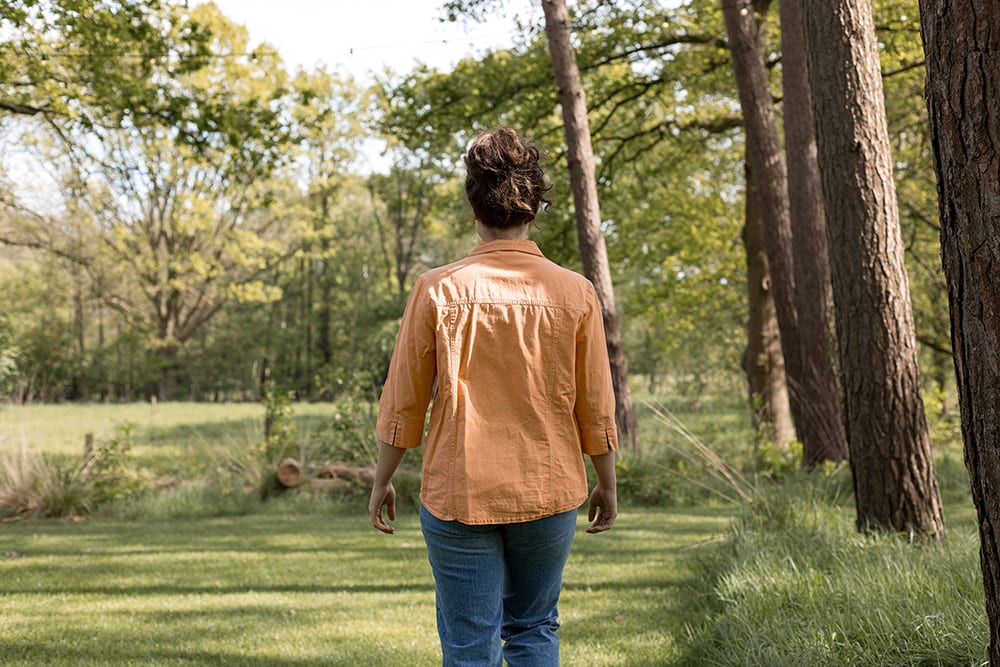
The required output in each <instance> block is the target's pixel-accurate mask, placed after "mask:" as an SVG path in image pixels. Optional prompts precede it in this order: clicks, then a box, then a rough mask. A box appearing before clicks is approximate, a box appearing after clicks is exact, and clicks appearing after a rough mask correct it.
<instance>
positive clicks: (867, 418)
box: [804, 0, 944, 539]
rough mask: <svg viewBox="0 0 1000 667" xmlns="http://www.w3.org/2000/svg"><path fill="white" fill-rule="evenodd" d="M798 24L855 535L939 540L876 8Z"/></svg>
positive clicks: (850, 7)
mask: <svg viewBox="0 0 1000 667" xmlns="http://www.w3.org/2000/svg"><path fill="white" fill-rule="evenodd" d="M804 16H805V32H806V44H807V52H808V59H809V83H810V85H811V87H812V93H813V110H814V112H815V120H816V136H817V144H818V149H819V166H820V173H821V176H822V183H823V197H824V201H825V203H826V217H827V231H828V233H829V243H830V264H831V266H830V268H831V274H832V282H833V297H834V304H835V307H836V321H837V337H838V339H839V341H840V367H841V373H842V375H843V383H844V412H845V420H846V427H847V443H848V448H849V452H850V461H851V472H852V473H853V476H854V492H855V503H856V505H857V525H858V528H859V529H861V530H867V529H871V528H885V529H894V530H899V531H915V532H917V533H922V534H924V535H925V536H927V537H929V538H931V539H940V538H941V537H943V535H944V516H943V513H942V509H941V498H940V494H939V493H938V486H937V478H936V476H935V473H934V462H933V460H932V458H931V449H930V438H929V437H928V432H927V420H926V418H925V416H924V406H923V401H922V400H921V397H920V373H919V369H918V368H917V341H916V334H915V332H914V328H913V314H912V309H911V306H910V294H909V284H908V280H907V276H906V268H905V267H904V265H903V243H902V238H901V234H900V229H899V210H898V208H897V204H896V188H895V183H894V182H893V176H892V161H891V155H890V149H889V131H888V128H887V126H886V118H885V102H884V100H883V96H882V77H881V72H880V69H879V58H878V48H877V44H876V37H875V25H874V21H873V19H872V8H871V3H870V2H869V1H868V0H809V1H808V2H806V4H805V6H804Z"/></svg>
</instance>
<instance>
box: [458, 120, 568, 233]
mask: <svg viewBox="0 0 1000 667" xmlns="http://www.w3.org/2000/svg"><path fill="white" fill-rule="evenodd" d="M465 167H466V177H465V194H466V196H467V197H468V198H469V203H470V204H471V205H472V212H473V213H475V215H476V218H477V219H478V220H479V221H480V222H482V223H483V224H484V225H486V226H487V227H516V226H518V225H525V224H527V223H529V222H531V221H532V220H534V219H535V215H536V214H537V213H538V209H539V208H540V207H541V205H542V204H544V205H545V207H546V208H548V206H549V204H550V203H551V202H550V201H549V200H548V199H546V198H545V193H546V192H548V191H549V190H551V189H552V186H551V185H547V184H546V183H545V174H544V173H542V168H541V166H540V165H539V152H538V149H537V148H536V147H535V146H533V145H531V144H529V143H528V142H527V140H525V138H524V137H522V136H521V135H520V134H518V133H517V131H515V130H513V129H511V128H509V127H502V128H500V129H499V130H496V131H495V132H486V131H483V132H480V133H479V134H477V135H476V138H475V139H473V140H472V145H470V146H469V152H468V153H467V154H466V156H465Z"/></svg>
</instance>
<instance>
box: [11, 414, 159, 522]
mask: <svg viewBox="0 0 1000 667" xmlns="http://www.w3.org/2000/svg"><path fill="white" fill-rule="evenodd" d="M131 434H132V426H131V425H130V424H125V425H123V426H122V427H121V428H120V429H119V433H118V434H117V435H116V436H115V437H113V438H111V439H110V440H108V441H105V442H99V443H97V445H96V447H95V448H94V450H93V451H92V452H90V453H89V455H87V456H86V457H85V458H84V459H82V460H79V461H73V460H69V459H66V458H64V457H63V458H60V457H54V456H48V457H47V456H44V455H42V454H38V453H36V452H32V451H30V450H28V448H27V447H22V448H21V449H20V450H19V451H18V452H5V453H3V454H2V456H0V513H2V514H4V515H6V516H9V517H10V516H13V517H21V518H30V517H47V518H55V517H74V516H85V515H88V514H90V513H91V512H93V511H94V509H95V508H96V507H97V506H98V505H100V504H101V503H104V502H107V501H109V500H113V499H115V498H118V497H122V496H126V495H129V494H132V493H135V492H136V491H138V490H139V489H140V488H141V487H142V480H141V479H140V477H139V475H138V474H137V473H136V472H135V471H134V470H133V469H132V468H131V467H130V466H129V465H128V453H129V450H130V449H131V446H132V439H131Z"/></svg>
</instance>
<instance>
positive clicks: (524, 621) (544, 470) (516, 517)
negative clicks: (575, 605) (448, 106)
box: [368, 128, 618, 667]
mask: <svg viewBox="0 0 1000 667" xmlns="http://www.w3.org/2000/svg"><path fill="white" fill-rule="evenodd" d="M465 164H466V168H467V177H466V182H465V190H466V194H467V196H468V199H469V203H470V204H471V205H472V212H473V214H474V216H475V223H476V229H477V231H478V232H479V236H480V238H481V239H482V243H480V244H479V245H478V246H477V247H476V248H475V249H474V250H473V251H472V253H471V254H470V255H469V256H468V257H466V258H465V259H463V260H460V261H458V262H454V263H453V264H449V265H447V266H443V267H440V268H437V269H433V270H431V271H428V272H427V273H425V274H424V275H422V276H420V278H418V279H417V282H416V284H415V285H414V286H413V291H412V293H411V294H410V299H409V302H408V303H407V306H406V311H405V313H404V315H403V322H402V326H401V328H400V331H399V336H398V338H397V339H396V347H395V349H394V351H393V356H392V362H391V364H390V366H389V376H388V379H387V380H386V384H385V388H384V389H383V392H382V399H381V402H380V404H379V417H378V423H377V426H376V435H377V437H378V439H379V442H380V445H379V456H378V463H377V466H376V472H375V484H374V487H373V489H372V494H371V499H370V501H369V504H368V510H369V514H370V515H371V521H372V525H374V526H375V528H377V529H379V530H381V531H382V532H385V533H392V532H393V529H392V527H390V526H389V525H388V524H387V523H386V522H385V518H384V517H383V508H385V510H386V515H387V516H388V518H389V520H394V519H395V514H396V510H395V499H396V493H395V490H394V489H393V486H392V475H393V473H394V472H395V471H396V469H397V467H398V466H399V462H400V461H401V460H402V457H403V454H404V453H405V452H406V450H407V449H410V448H413V447H418V446H419V445H420V444H421V440H422V438H423V432H424V420H425V415H426V412H427V406H428V404H429V403H430V402H431V398H432V397H433V407H432V409H431V417H430V426H429V429H428V433H427V444H426V449H425V451H424V457H423V464H422V475H421V490H420V501H421V507H420V525H421V529H422V531H423V534H424V539H425V541H426V543H427V554H428V559H429V560H430V563H431V569H432V570H433V572H434V582H435V593H436V602H437V623H438V634H439V635H440V639H441V648H442V652H443V656H444V661H443V664H444V665H446V666H457V665H470V666H471V665H475V666H476V667H482V666H484V665H485V666H490V667H492V666H494V665H495V666H496V667H500V666H501V665H502V661H503V660H504V659H505V660H506V661H507V663H508V665H510V666H511V667H518V666H520V665H535V666H548V665H558V664H559V639H558V637H557V635H556V630H557V628H558V627H559V624H558V622H557V610H556V605H557V603H558V600H559V592H560V589H561V587H562V572H563V567H564V566H565V564H566V558H567V557H568V555H569V550H570V545H571V544H572V541H573V533H574V530H575V527H576V511H577V509H578V508H579V507H580V505H581V504H582V503H583V502H584V501H585V500H587V495H588V494H587V476H586V469H585V465H584V457H583V455H584V454H587V455H589V456H590V459H591V461H592V463H593V465H594V468H595V470H596V472H597V480H598V481H597V484H596V485H595V487H594V490H593V492H592V493H591V494H590V504H589V517H590V518H589V520H590V521H593V523H592V524H591V525H590V526H589V527H588V528H587V532H588V533H599V532H602V531H605V530H607V529H609V528H611V526H612V524H613V523H614V521H615V517H616V516H617V512H618V501H617V492H616V480H615V467H614V453H613V452H614V451H616V450H617V449H618V442H617V432H616V428H615V420H614V394H613V390H612V385H611V372H610V366H609V363H608V356H607V348H606V347H605V340H604V328H603V323H602V319H601V311H600V307H599V304H598V301H597V296H596V294H595V292H594V288H593V286H592V285H591V284H590V282H589V281H587V280H586V279H585V278H583V277H582V276H580V275H578V274H576V273H573V272H572V271H568V270H566V269H563V268H561V267H559V266H557V265H556V264H554V263H552V262H550V261H548V260H547V259H545V258H544V257H543V256H542V253H541V252H540V251H539V250H538V247H537V246H536V245H535V244H534V243H533V242H531V241H528V240H526V238H527V232H528V226H529V224H530V223H531V222H532V221H533V220H534V218H535V215H536V214H537V213H538V210H539V207H540V206H541V205H542V204H543V203H544V204H545V205H548V204H549V201H548V200H547V199H545V193H546V192H547V191H548V190H549V188H550V186H547V185H546V184H545V178H544V175H543V173H542V169H541V167H540V166H539V153H538V150H537V149H536V148H535V147H534V146H532V145H530V144H528V143H527V142H526V141H525V140H524V139H523V138H522V137H521V136H520V135H519V134H518V133H517V132H515V131H514V130H512V129H510V128H502V129H500V130H497V131H496V132H483V133H480V134H479V135H478V136H477V137H476V138H475V140H474V141H473V142H472V145H471V146H470V147H469V152H468V154H467V155H466V157H465Z"/></svg>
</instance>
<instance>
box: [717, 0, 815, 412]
mask: <svg viewBox="0 0 1000 667" xmlns="http://www.w3.org/2000/svg"><path fill="white" fill-rule="evenodd" d="M749 9H750V8H749V7H742V6H738V5H735V4H730V3H725V4H723V9H722V14H723V16H724V17H725V21H726V33H727V35H728V36H729V50H730V52H731V53H732V59H733V73H734V74H735V76H736V87H737V89H738V91H739V96H740V107H741V109H742V111H743V126H744V130H745V132H746V144H747V162H748V163H749V165H750V174H751V176H752V177H753V181H754V182H753V189H754V190H756V192H757V196H758V203H759V205H760V213H761V217H762V218H763V228H764V247H765V248H766V249H767V260H768V265H769V267H770V270H771V294H772V297H773V299H774V307H775V312H776V313H777V316H778V326H779V328H780V329H781V349H782V350H783V351H784V357H785V374H786V375H787V377H788V384H789V385H791V386H795V387H801V386H804V385H805V381H804V378H803V375H802V368H801V359H802V353H801V345H800V342H799V327H798V322H797V316H796V313H795V277H794V273H793V271H794V268H793V265H792V225H791V221H790V219H789V217H788V193H787V185H786V183H787V180H786V177H785V161H784V159H783V157H782V153H781V143H780V142H779V141H778V130H777V126H776V125H775V122H774V104H773V102H772V99H771V87H770V83H769V81H768V78H767V69H766V68H765V66H764V59H763V56H762V55H761V51H760V43H759V38H758V29H759V26H758V23H757V19H756V18H755V17H754V13H753V11H749ZM745 10H746V11H745ZM749 189H750V188H749V187H748V190H749ZM789 398H790V402H791V407H792V415H793V416H794V420H795V425H796V426H797V427H798V426H800V425H801V424H802V423H803V421H804V418H803V415H804V414H805V406H803V405H802V404H801V401H800V400H799V397H797V396H796V395H795V393H794V392H793V393H792V394H791V395H790V396H789Z"/></svg>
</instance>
